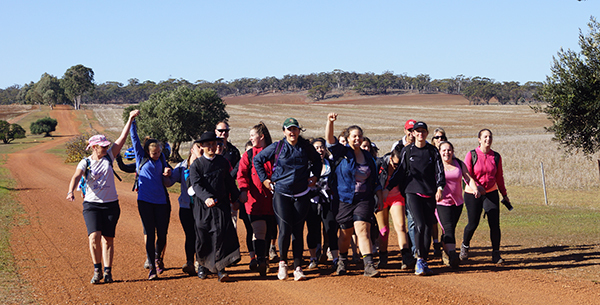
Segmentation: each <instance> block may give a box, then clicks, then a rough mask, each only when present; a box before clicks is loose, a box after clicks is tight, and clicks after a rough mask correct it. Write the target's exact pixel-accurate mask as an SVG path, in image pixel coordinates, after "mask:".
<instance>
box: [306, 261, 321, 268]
mask: <svg viewBox="0 0 600 305" xmlns="http://www.w3.org/2000/svg"><path fill="white" fill-rule="evenodd" d="M317 266H319V262H318V261H317V259H316V258H311V259H310V263H309V264H308V268H307V269H308V270H311V269H315V268H317Z"/></svg>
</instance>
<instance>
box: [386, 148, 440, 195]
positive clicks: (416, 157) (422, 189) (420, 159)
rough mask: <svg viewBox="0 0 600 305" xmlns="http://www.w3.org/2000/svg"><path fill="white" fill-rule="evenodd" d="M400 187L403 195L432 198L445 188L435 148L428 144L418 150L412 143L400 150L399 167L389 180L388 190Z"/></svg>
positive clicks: (437, 152) (438, 156)
mask: <svg viewBox="0 0 600 305" xmlns="http://www.w3.org/2000/svg"><path fill="white" fill-rule="evenodd" d="M397 185H400V191H402V193H403V194H422V195H426V196H434V195H435V193H436V191H437V188H438V187H442V188H443V187H445V186H446V175H445V174H444V163H443V161H442V157H441V156H440V153H439V151H438V150H437V148H436V147H435V146H433V145H431V144H429V143H427V144H425V146H424V147H422V148H419V147H417V146H416V145H415V144H414V143H413V144H410V145H408V146H406V147H404V148H402V152H401V154H400V166H399V167H398V169H397V170H396V171H395V172H394V175H392V178H390V182H389V184H388V186H387V189H388V190H391V189H393V188H394V187H395V186H397Z"/></svg>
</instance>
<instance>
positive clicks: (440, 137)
mask: <svg viewBox="0 0 600 305" xmlns="http://www.w3.org/2000/svg"><path fill="white" fill-rule="evenodd" d="M433 139H436V140H437V139H442V140H444V141H446V140H448V138H446V136H435V137H433Z"/></svg>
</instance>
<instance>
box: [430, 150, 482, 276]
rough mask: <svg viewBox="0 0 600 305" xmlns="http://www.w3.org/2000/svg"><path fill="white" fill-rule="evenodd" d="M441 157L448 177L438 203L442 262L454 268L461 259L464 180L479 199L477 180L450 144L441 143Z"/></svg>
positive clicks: (445, 174)
mask: <svg viewBox="0 0 600 305" xmlns="http://www.w3.org/2000/svg"><path fill="white" fill-rule="evenodd" d="M439 147H440V155H441V157H442V161H444V176H445V177H446V187H445V188H444V192H443V193H442V198H441V199H440V200H438V201H437V216H438V221H439V223H440V225H441V226H442V244H443V247H444V252H443V253H442V261H443V262H444V264H445V265H447V266H450V267H452V268H456V267H458V263H459V258H458V254H457V253H456V237H455V233H454V232H455V230H456V224H457V223H458V220H459V219H460V214H461V213H462V208H463V202H464V199H463V188H462V180H463V179H464V181H465V182H466V184H467V185H469V187H470V188H471V189H472V190H474V192H473V196H474V197H475V198H479V196H480V194H479V191H478V189H477V184H476V183H475V180H473V179H472V178H471V175H469V171H468V170H467V166H466V165H465V163H463V162H462V161H460V160H459V159H457V158H456V157H454V146H453V145H452V143H450V142H444V141H443V142H440V145H439Z"/></svg>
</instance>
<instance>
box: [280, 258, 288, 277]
mask: <svg viewBox="0 0 600 305" xmlns="http://www.w3.org/2000/svg"><path fill="white" fill-rule="evenodd" d="M287 277H288V266H287V263H286V262H284V261H279V271H278V272H277V278H278V279H280V280H285V279H287Z"/></svg>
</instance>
